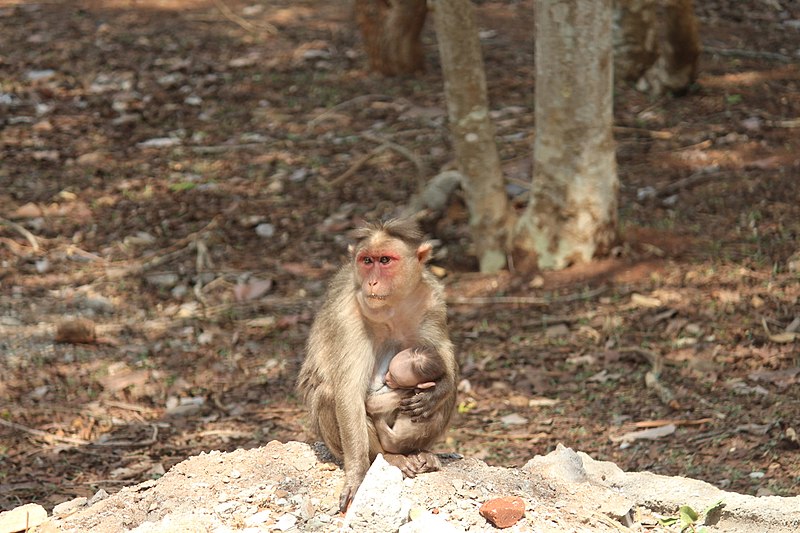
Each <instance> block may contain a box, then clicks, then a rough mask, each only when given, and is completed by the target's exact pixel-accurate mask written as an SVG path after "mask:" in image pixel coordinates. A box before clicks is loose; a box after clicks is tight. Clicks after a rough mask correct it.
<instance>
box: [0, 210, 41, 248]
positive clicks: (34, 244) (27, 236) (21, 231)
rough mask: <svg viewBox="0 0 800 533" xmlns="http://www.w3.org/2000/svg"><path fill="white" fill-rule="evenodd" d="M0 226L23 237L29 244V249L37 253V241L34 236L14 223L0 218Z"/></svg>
mask: <svg viewBox="0 0 800 533" xmlns="http://www.w3.org/2000/svg"><path fill="white" fill-rule="evenodd" d="M0 226H8V227H9V228H11V229H13V230H15V231H16V232H17V233H19V234H20V235H22V236H23V237H25V239H26V240H27V241H28V242H29V243H31V248H33V251H34V252H38V251H39V241H38V240H36V236H35V235H34V234H33V233H31V232H30V231H28V230H26V229H25V228H23V227H22V226H20V225H19V224H17V223H16V222H12V221H10V220H6V219H5V218H0Z"/></svg>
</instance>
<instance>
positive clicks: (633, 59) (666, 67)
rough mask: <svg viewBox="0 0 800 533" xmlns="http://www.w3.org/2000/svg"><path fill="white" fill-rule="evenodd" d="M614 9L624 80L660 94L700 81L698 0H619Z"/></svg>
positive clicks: (616, 49) (618, 64)
mask: <svg viewBox="0 0 800 533" xmlns="http://www.w3.org/2000/svg"><path fill="white" fill-rule="evenodd" d="M614 12H615V13H614V15H615V16H614V18H615V29H614V68H615V70H616V76H617V77H618V78H619V79H622V80H626V81H629V82H633V83H635V84H636V87H637V88H638V89H639V90H641V91H643V92H649V93H651V94H654V95H660V94H663V93H664V92H667V91H669V92H673V93H680V92H683V91H685V90H686V89H688V88H689V86H690V85H691V84H692V83H694V81H695V79H696V78H697V61H698V59H699V56H700V38H699V35H698V30H697V18H696V17H695V14H694V4H693V1H692V0H617V2H616V6H615V9H614Z"/></svg>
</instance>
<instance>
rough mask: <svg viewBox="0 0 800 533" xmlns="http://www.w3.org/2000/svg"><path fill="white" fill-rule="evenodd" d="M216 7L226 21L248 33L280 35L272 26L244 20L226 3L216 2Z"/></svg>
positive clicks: (215, 0)
mask: <svg viewBox="0 0 800 533" xmlns="http://www.w3.org/2000/svg"><path fill="white" fill-rule="evenodd" d="M214 5H215V6H217V9H219V11H220V13H222V14H223V15H224V16H225V18H226V19H228V20H230V21H231V22H233V23H234V24H238V25H239V26H241V27H242V28H244V29H245V30H247V31H251V32H253V33H260V32H264V33H268V34H270V35H275V34H277V33H278V28H276V27H275V26H273V25H272V24H269V23H264V24H263V25H258V24H253V23H252V22H250V21H248V20H245V19H243V18H242V17H240V16H239V15H237V14H236V13H234V12H233V11H232V10H231V8H229V7H228V5H227V4H225V2H223V1H222V0H214Z"/></svg>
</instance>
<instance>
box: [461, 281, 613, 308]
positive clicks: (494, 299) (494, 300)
mask: <svg viewBox="0 0 800 533" xmlns="http://www.w3.org/2000/svg"><path fill="white" fill-rule="evenodd" d="M607 290H608V287H605V286H603V287H598V288H597V289H592V290H590V291H586V292H582V293H575V294H567V295H565V296H554V297H552V298H539V297H537V296H477V297H469V296H448V297H447V303H449V304H466V305H492V304H513V305H550V304H553V303H562V302H575V301H579V300H591V299H592V298H594V297H595V296H599V295H601V294H603V293H604V292H606V291H607Z"/></svg>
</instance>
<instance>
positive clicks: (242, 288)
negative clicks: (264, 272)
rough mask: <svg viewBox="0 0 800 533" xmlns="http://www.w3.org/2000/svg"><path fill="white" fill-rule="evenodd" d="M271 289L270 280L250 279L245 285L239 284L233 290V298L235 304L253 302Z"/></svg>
mask: <svg viewBox="0 0 800 533" xmlns="http://www.w3.org/2000/svg"><path fill="white" fill-rule="evenodd" d="M271 288H272V280H271V279H258V278H250V280H249V281H248V282H247V283H240V284H238V285H236V286H235V287H234V288H233V297H234V298H236V301H237V302H246V301H249V300H255V299H256V298H260V297H261V296H263V295H264V294H266V292H267V291H268V290H270V289H271Z"/></svg>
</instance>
